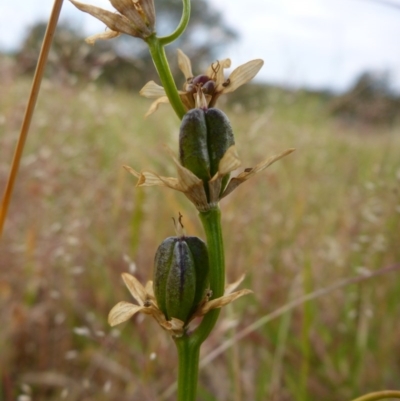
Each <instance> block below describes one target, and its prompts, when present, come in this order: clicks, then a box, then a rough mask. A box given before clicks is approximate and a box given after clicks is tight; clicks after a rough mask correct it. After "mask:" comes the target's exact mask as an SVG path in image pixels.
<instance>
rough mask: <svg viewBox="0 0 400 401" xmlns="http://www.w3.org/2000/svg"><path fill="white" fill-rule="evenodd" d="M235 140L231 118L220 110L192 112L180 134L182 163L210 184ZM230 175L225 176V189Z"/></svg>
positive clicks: (187, 116) (186, 117)
mask: <svg viewBox="0 0 400 401" xmlns="http://www.w3.org/2000/svg"><path fill="white" fill-rule="evenodd" d="M234 144H235V138H234V136H233V131H232V127H231V124H230V122H229V120H228V117H227V116H226V115H225V114H224V113H223V112H222V111H221V110H219V109H215V108H210V109H206V110H203V109H192V110H189V111H188V112H187V113H186V114H185V116H184V117H183V120H182V124H181V128H180V133H179V157H180V161H181V164H182V165H183V166H184V167H186V168H187V169H189V170H190V171H191V172H192V173H193V174H195V175H196V176H197V177H199V178H200V179H202V180H203V181H204V184H205V188H206V193H208V188H207V182H208V181H209V180H210V179H211V178H212V177H213V176H214V175H215V174H216V173H217V172H218V165H219V162H220V160H221V159H222V157H223V156H224V154H225V152H226V151H227V150H228V148H229V147H231V146H232V145H234ZM228 178H229V176H228V175H227V176H226V177H224V181H223V185H222V188H224V187H225V184H226V182H227V180H228Z"/></svg>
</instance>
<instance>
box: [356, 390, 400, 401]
mask: <svg viewBox="0 0 400 401" xmlns="http://www.w3.org/2000/svg"><path fill="white" fill-rule="evenodd" d="M388 398H398V399H400V391H398V390H383V391H376V392H374V393H368V394H365V395H363V396H361V397H358V398H355V399H353V400H352V401H378V400H385V399H388Z"/></svg>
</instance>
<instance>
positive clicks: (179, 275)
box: [0, 0, 400, 401]
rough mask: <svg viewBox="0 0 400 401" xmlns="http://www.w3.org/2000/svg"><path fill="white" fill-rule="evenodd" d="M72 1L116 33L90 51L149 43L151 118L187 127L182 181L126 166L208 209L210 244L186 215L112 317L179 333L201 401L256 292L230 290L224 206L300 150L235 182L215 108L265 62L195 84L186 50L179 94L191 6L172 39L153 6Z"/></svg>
mask: <svg viewBox="0 0 400 401" xmlns="http://www.w3.org/2000/svg"><path fill="white" fill-rule="evenodd" d="M70 1H71V2H72V3H73V4H74V5H75V6H76V7H77V8H79V9H80V10H82V11H85V12H88V13H89V14H91V15H93V16H95V17H96V18H98V19H100V20H101V21H103V22H104V23H105V24H106V25H107V27H108V28H109V30H107V31H106V32H103V33H101V34H98V35H94V36H92V37H90V38H88V39H87V41H88V42H89V43H94V42H95V41H96V40H97V39H111V38H114V37H116V36H119V35H120V34H121V33H125V34H128V35H131V36H134V37H138V38H141V39H143V40H144V41H145V42H146V43H147V44H148V46H149V50H150V53H151V55H152V58H153V61H154V64H155V66H156V69H157V72H158V74H159V77H160V80H161V83H162V85H163V86H159V85H157V84H156V83H154V82H149V83H148V84H146V85H145V86H144V88H143V89H142V90H141V94H142V95H143V96H146V97H149V98H154V99H155V101H154V103H153V104H152V105H151V107H150V110H149V112H148V114H150V113H152V112H154V111H155V110H156V109H157V108H158V106H159V105H160V104H161V103H170V104H171V106H172V108H173V109H174V111H175V113H176V114H177V115H178V117H179V118H180V119H181V120H182V122H181V127H180V135H179V158H177V157H176V156H175V155H174V152H173V151H170V153H171V156H172V159H173V161H174V163H175V165H176V168H177V178H171V177H163V176H160V175H158V174H157V173H154V172H151V171H142V172H140V173H139V172H137V171H135V170H134V169H132V168H131V167H127V166H125V168H126V169H127V170H128V171H129V172H131V173H132V174H133V175H134V176H136V177H137V178H138V184H137V185H138V186H152V185H160V186H166V187H169V188H172V189H175V190H178V191H181V192H183V193H184V194H185V195H186V196H187V198H188V199H189V200H190V201H191V202H192V203H193V204H194V205H195V206H196V208H197V209H198V211H199V217H200V220H201V222H202V224H203V227H204V230H205V234H206V238H207V245H206V244H205V243H204V242H203V241H202V240H201V239H200V238H197V237H191V236H187V235H186V234H185V232H184V228H183V224H182V216H180V217H179V220H178V222H177V223H176V224H175V228H176V234H177V235H176V236H175V237H169V238H167V239H165V240H164V241H163V242H162V243H161V245H160V246H159V248H158V250H157V252H156V255H155V261H154V280H153V281H149V282H148V283H147V284H146V285H145V286H143V285H142V284H141V283H140V282H139V281H138V280H137V279H136V278H135V277H133V276H132V275H130V274H127V273H124V274H123V275H122V278H123V280H124V282H125V284H126V286H127V287H128V289H129V291H130V292H131V294H132V296H133V297H134V298H135V300H136V302H137V305H134V304H131V303H128V302H119V303H118V304H117V305H116V306H115V307H114V308H112V310H111V311H110V314H109V322H110V324H111V325H112V326H115V325H117V324H119V323H122V322H125V321H127V320H128V319H130V318H131V317H132V316H133V315H135V314H136V313H138V312H142V313H144V314H147V315H151V316H152V317H153V318H154V319H155V320H156V321H157V322H158V323H159V324H160V326H161V327H162V328H163V329H165V330H166V331H167V332H168V333H169V334H170V335H171V337H172V339H173V340H174V341H175V344H176V346H177V350H178V361H179V372H178V401H194V400H195V398H196V386H197V376H198V367H199V351H200V346H201V344H202V343H203V342H204V340H205V339H206V338H207V337H208V335H209V334H210V332H211V330H212V329H213V327H214V325H215V323H216V321H217V318H218V314H219V309H220V308H221V307H222V306H224V305H227V304H228V303H230V302H232V301H234V300H235V299H237V298H239V297H241V296H243V295H246V294H248V293H251V291H250V290H246V289H242V290H239V291H234V290H235V289H236V288H237V287H238V286H239V284H240V283H241V282H242V280H243V278H244V276H242V277H240V278H239V279H238V280H237V281H236V282H235V283H233V284H230V285H227V286H226V285H225V264H224V248H223V242H222V228H221V212H220V209H219V200H220V199H222V198H223V197H225V196H227V195H229V194H230V193H231V192H232V191H234V190H235V189H236V187H237V186H238V185H240V184H241V183H243V182H245V181H247V180H248V179H249V178H251V177H252V176H253V175H255V174H256V173H258V172H260V171H262V170H263V169H265V168H267V167H268V166H270V165H271V164H272V163H274V162H275V161H277V160H279V159H280V158H282V157H283V156H286V155H288V154H289V153H291V152H293V150H294V149H288V150H286V151H285V152H283V153H281V154H278V155H276V156H272V157H270V158H268V159H266V160H264V161H262V162H261V163H259V164H257V165H256V166H255V167H253V168H248V169H245V170H244V171H243V172H242V173H240V174H239V175H237V176H236V177H233V178H231V177H230V173H231V172H233V171H234V170H236V169H237V168H238V167H240V165H241V162H240V159H239V157H238V154H237V151H236V147H235V140H234V135H233V131H232V128H231V125H230V122H229V119H228V117H227V116H226V115H225V114H224V113H223V112H222V111H221V110H219V109H217V108H215V106H216V101H217V99H218V98H219V96H220V95H222V94H224V93H229V92H232V91H234V90H235V89H236V88H238V87H239V86H241V85H243V84H244V83H246V82H248V81H250V80H251V79H252V78H253V77H254V76H255V75H256V74H257V72H258V71H259V69H260V68H261V67H262V65H263V61H262V60H253V61H249V62H248V63H246V64H244V65H242V66H240V67H238V68H236V69H235V70H234V71H233V72H232V73H231V74H230V75H229V77H228V78H225V74H224V69H225V68H228V67H230V60H229V59H225V60H221V61H216V62H215V63H212V64H211V65H210V67H209V68H208V69H207V71H206V72H205V73H204V74H203V75H197V76H194V74H193V73H192V66H191V63H190V60H189V59H188V58H187V57H186V55H185V54H184V53H183V52H181V51H178V61H179V66H180V69H181V70H182V72H183V74H184V76H185V78H186V82H185V84H184V87H183V90H182V91H178V90H177V88H176V85H175V82H174V80H173V78H172V75H171V72H170V69H169V64H168V61H167V59H166V56H165V52H164V47H165V46H166V45H167V44H169V43H171V42H173V41H174V40H175V39H177V38H178V37H179V36H180V35H181V34H182V33H183V32H184V30H185V28H186V26H187V23H188V21H189V15H190V0H183V15H182V19H181V21H180V24H179V26H178V27H177V29H176V30H175V31H174V32H173V33H172V34H171V35H169V36H165V37H157V35H156V32H155V29H154V26H155V9H154V4H153V0H110V1H111V3H112V5H113V6H114V7H115V9H116V10H117V11H118V12H117V13H112V12H110V11H106V10H103V9H100V8H98V7H94V6H90V5H87V4H82V3H79V2H77V1H74V0H70ZM61 5H62V1H59V0H55V2H54V8H53V12H52V16H51V18H50V20H49V26H48V29H47V31H46V35H45V39H44V42H43V47H42V51H41V54H40V56H39V62H38V68H37V70H36V73H35V78H34V81H33V85H32V91H31V95H30V99H29V103H28V107H27V110H26V113H25V117H24V122H23V125H22V128H21V133H20V138H19V142H18V144H17V147H16V152H15V155H14V159H13V163H12V167H11V172H10V177H9V180H8V183H7V187H6V191H5V195H4V198H3V201H2V205H1V208H0V235H1V232H2V228H3V224H4V220H5V217H6V214H7V208H8V204H9V200H10V197H11V194H12V188H13V183H14V182H15V177H16V173H17V171H18V166H19V161H20V158H21V155H22V150H23V147H24V143H25V139H26V135H27V133H28V129H29V123H30V120H31V117H32V113H33V109H34V105H35V101H36V98H37V93H38V90H39V86H40V81H41V78H42V76H43V70H44V65H45V62H46V58H47V54H48V50H49V47H50V43H51V37H52V35H53V34H54V29H55V27H56V24H57V19H58V15H59V12H60V10H61ZM389 270H392V268H390V269H389ZM195 318H200V320H201V322H200V323H199V324H198V325H197V327H191V326H190V323H191V321H192V320H193V319H195ZM385 398H400V391H396V390H383V391H378V392H373V393H369V394H366V395H364V396H361V397H359V398H357V399H354V400H353V401H375V400H376V401H377V400H382V399H385Z"/></svg>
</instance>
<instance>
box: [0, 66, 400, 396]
mask: <svg viewBox="0 0 400 401" xmlns="http://www.w3.org/2000/svg"><path fill="white" fill-rule="evenodd" d="M0 65H1V67H0V68H1V74H0V79H1V82H0V86H1V93H2V96H1V97H0V188H4V185H5V181H6V178H7V174H8V171H9V166H10V163H11V158H12V153H13V149H14V146H15V142H16V138H17V136H18V130H19V127H20V124H21V119H22V114H23V110H24V107H25V103H26V98H27V94H28V91H29V86H30V82H29V81H28V80H27V79H26V78H21V77H19V78H17V77H16V76H15V71H16V69H15V64H14V62H13V61H12V60H11V59H10V58H7V59H4V58H3V59H2V62H1V63H0ZM246 91H248V89H247V88H243V91H242V92H241V93H240V92H239V91H237V96H238V97H237V98H236V99H234V98H233V97H231V102H232V103H229V104H227V105H222V107H223V109H224V110H225V111H226V112H227V113H228V115H229V116H230V119H231V121H232V125H233V128H234V132H235V133H236V143H237V146H238V150H239V154H240V156H241V158H242V160H243V167H244V168H245V167H250V166H253V165H255V164H256V163H257V162H259V161H261V160H263V159H264V158H265V157H266V156H268V155H271V154H274V153H276V152H280V151H282V150H284V149H286V148H289V147H295V148H296V149H297V151H296V152H295V153H294V154H292V155H290V156H289V157H287V158H286V159H285V160H282V161H279V162H278V163H277V164H275V165H274V166H272V167H271V168H270V169H269V170H267V171H266V172H264V173H261V174H259V176H257V178H255V179H253V180H250V181H249V182H247V183H245V184H243V186H241V187H240V188H239V189H238V190H237V191H235V193H234V194H232V195H231V196H229V197H228V198H227V199H225V200H224V201H223V202H222V205H221V206H222V210H223V226H224V229H225V232H224V238H225V243H226V255H227V275H228V281H232V280H233V279H235V278H237V277H238V276H239V275H240V274H241V273H242V272H243V271H245V272H247V279H246V282H245V285H244V286H245V287H246V288H251V289H252V290H253V291H254V296H248V297H246V298H244V299H241V300H239V301H237V302H236V303H235V304H234V305H233V306H232V307H230V308H227V310H225V311H223V312H222V318H221V320H220V322H219V325H218V327H217V329H216V330H215V332H214V333H213V335H212V336H211V338H209V339H208V340H207V342H206V343H205V344H204V347H203V355H206V354H207V353H208V352H210V351H211V350H213V349H214V348H215V347H217V346H218V345H219V344H220V343H221V342H223V341H224V340H226V339H227V338H230V337H231V336H232V335H234V333H235V332H237V331H239V330H240V329H242V328H244V327H246V326H248V325H249V324H251V323H252V322H254V321H255V320H257V319H259V318H260V317H262V316H264V315H265V314H267V313H270V312H271V311H273V310H275V309H276V308H278V307H280V306H281V305H283V304H285V303H287V302H288V301H290V300H291V299H294V298H296V297H298V296H300V295H302V294H304V293H308V292H310V291H313V290H316V289H319V288H322V287H326V286H329V285H331V284H332V283H334V282H336V281H337V280H341V279H343V278H347V277H353V276H357V275H360V274H361V275H362V274H368V272H373V271H376V270H377V269H380V268H382V267H386V266H390V265H393V264H396V263H399V261H400V247H399V227H400V192H399V187H400V124H399V123H398V122H397V123H396V122H395V121H393V122H392V123H391V124H382V125H375V126H373V125H367V124H365V123H362V124H352V125H348V124H344V123H343V121H342V120H340V119H339V120H338V119H336V118H334V117H333V116H332V115H330V113H329V108H328V106H329V104H330V100H329V99H327V98H324V97H321V96H319V95H318V94H309V93H307V92H301V91H300V92H290V91H283V90H279V89H274V88H269V89H266V90H263V91H262V90H261V89H259V95H258V97H257V98H253V97H252V96H251V93H248V92H246ZM235 95H236V93H235ZM240 95H241V96H242V99H243V101H242V102H239V99H240V98H241V97H240ZM149 103H150V102H148V101H147V100H143V99H140V98H139V97H137V96H136V95H135V94H134V93H128V92H127V91H120V90H117V89H114V88H112V86H110V85H106V86H96V85H95V84H94V83H93V82H90V83H82V82H76V83H75V84H74V85H73V86H72V85H71V84H70V83H69V84H68V80H67V83H65V82H64V83H62V82H61V80H60V81H59V80H57V79H48V80H46V81H45V82H44V83H43V87H42V92H41V95H40V98H39V103H38V106H37V111H36V114H35V117H34V121H33V126H32V129H31V133H30V136H29V137H28V141H27V147H26V151H25V155H24V158H23V161H22V165H21V170H20V173H19V176H18V181H17V184H16V188H15V193H14V196H13V199H12V203H11V206H10V214H9V217H8V220H7V224H6V227H5V232H4V235H3V239H2V242H1V244H0V255H1V256H0V265H1V269H0V302H1V305H2V307H1V309H0V320H1V322H2V329H1V330H0V372H1V386H2V387H1V398H2V399H3V400H5V401H11V400H15V399H17V397H18V396H19V395H22V394H25V395H26V396H30V397H31V399H32V400H40V401H49V400H63V399H65V400H69V401H74V400H76V401H78V400H79V401H81V400H94V399H95V400H97V401H102V400H104V401H106V400H107V401H114V400H115V401H117V400H118V401H125V400H126V401H128V400H133V399H134V400H159V399H162V398H161V395H162V394H163V393H164V391H165V389H166V388H168V387H169V385H170V384H171V383H172V382H173V380H174V378H175V373H176V372H175V371H174V370H175V366H176V365H175V363H174V360H175V349H174V345H173V343H172V341H171V339H170V338H168V336H167V335H166V334H165V333H164V332H161V331H160V329H159V327H158V326H157V324H156V323H155V322H153V321H152V320H151V319H149V318H145V317H143V316H138V317H136V318H135V319H133V320H132V321H131V322H129V323H127V324H125V325H122V326H120V327H117V328H115V329H110V327H109V326H108V325H107V322H106V318H107V314H108V312H109V310H110V309H111V307H112V306H114V304H115V303H116V302H118V301H121V300H125V301H131V297H130V295H129V293H128V291H127V290H126V289H125V287H124V285H123V283H122V280H121V279H120V274H121V273H122V272H124V271H131V272H134V273H135V275H136V276H137V277H138V278H139V279H140V280H141V281H142V282H145V281H147V280H148V279H149V278H151V275H152V263H153V256H154V252H155V250H156V248H157V246H158V245H159V243H160V242H161V241H162V240H163V239H164V238H165V237H166V236H169V235H173V234H174V229H173V225H172V221H171V217H172V216H176V215H177V213H178V212H181V213H182V214H183V215H184V223H185V227H186V230H187V232H188V233H190V234H191V235H199V236H201V237H203V233H202V231H201V226H200V224H199V223H198V221H197V219H196V212H195V211H194V209H193V207H192V206H191V205H189V204H188V202H187V201H186V199H184V197H183V195H181V194H179V193H174V192H173V191H170V190H167V189H161V188H144V189H135V180H134V179H133V177H132V176H130V175H129V174H128V173H127V172H126V171H125V170H123V169H122V167H121V166H122V165H123V164H128V165H131V166H132V167H135V168H136V169H138V170H140V169H142V168H150V169H152V170H154V171H158V172H160V173H163V174H165V175H171V176H174V175H175V169H174V166H173V163H172V162H171V160H170V158H169V156H168V155H167V153H166V152H165V151H164V147H163V144H167V145H169V146H170V147H171V148H172V149H175V151H177V136H178V126H179V122H178V120H177V119H176V118H175V116H174V115H173V113H171V112H170V110H168V106H166V105H164V106H163V107H161V109H160V111H158V112H157V114H156V115H153V116H151V117H149V118H148V119H144V118H143V117H142V116H143V115H144V114H145V112H146V110H147V108H148V106H149ZM259 105H263V107H262V108H261V107H259ZM256 106H257V107H256ZM398 275H399V273H396V272H392V273H390V274H388V275H387V276H382V277H380V278H375V279H373V280H371V281H367V282H365V283H362V284H358V285H353V286H349V287H347V288H345V289H342V290H338V291H336V292H334V293H330V294H328V295H326V296H324V297H322V298H320V299H318V300H315V301H312V302H310V303H308V304H305V305H303V306H300V307H299V308H297V309H296V310H295V311H293V312H292V313H288V314H286V315H284V317H282V318H280V319H277V320H275V321H272V322H271V323H269V324H267V325H265V326H263V327H262V328H261V329H259V330H258V331H256V332H254V333H252V334H251V335H249V336H248V337H246V338H244V339H242V340H241V341H240V343H237V344H236V345H235V346H234V347H233V348H232V349H230V350H228V351H227V352H225V353H224V354H223V355H222V356H220V357H219V358H218V359H216V360H215V361H213V362H212V364H211V366H209V368H208V369H206V370H204V371H202V372H201V374H200V384H199V397H198V399H199V401H211V400H218V401H226V400H254V401H264V400H267V399H268V400H276V401H278V400H279V401H292V400H296V401H306V400H307V401H314V400H324V401H337V400H346V399H351V398H352V397H353V396H356V395H359V394H362V393H365V392H368V391H373V390H378V389H382V388H398V387H399V379H398V378H399V376H400V359H399V355H400V343H399V340H398V339H399V335H400V321H399V319H398V316H399V314H400V303H399V293H400V280H399V278H398ZM25 399H27V398H25ZM167 399H168V400H173V399H174V397H173V396H170V397H169V398H167Z"/></svg>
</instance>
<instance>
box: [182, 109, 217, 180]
mask: <svg viewBox="0 0 400 401" xmlns="http://www.w3.org/2000/svg"><path fill="white" fill-rule="evenodd" d="M179 157H180V161H181V164H182V166H184V167H186V168H187V169H189V170H190V171H191V172H192V173H193V174H194V175H196V176H197V177H199V178H200V179H202V180H203V181H204V182H207V181H208V180H209V179H210V178H211V177H210V157H209V155H208V147H207V124H206V118H205V114H204V110H202V109H192V110H190V111H189V112H188V113H186V114H185V116H184V117H183V119H182V124H181V129H180V132H179Z"/></svg>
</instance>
